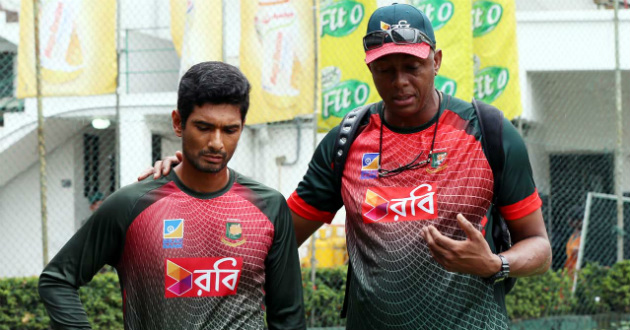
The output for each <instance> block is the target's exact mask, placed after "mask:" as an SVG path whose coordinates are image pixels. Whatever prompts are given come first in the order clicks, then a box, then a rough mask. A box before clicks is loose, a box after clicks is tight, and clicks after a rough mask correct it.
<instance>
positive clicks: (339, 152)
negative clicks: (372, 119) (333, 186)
mask: <svg viewBox="0 0 630 330" xmlns="http://www.w3.org/2000/svg"><path fill="white" fill-rule="evenodd" d="M373 105H374V103H370V104H366V105H364V106H361V107H358V108H354V109H353V110H351V111H350V112H348V113H347V114H346V115H345V116H344V117H343V119H342V120H341V123H340V124H339V133H337V139H336V140H335V148H334V149H333V150H335V159H334V162H333V164H334V165H333V171H335V179H336V180H337V182H338V183H339V184H341V178H342V177H343V168H344V166H345V165H346V158H347V157H348V151H349V150H350V146H351V145H352V142H354V139H355V138H356V137H357V135H358V134H357V132H358V131H359V127H360V126H361V123H363V121H364V120H365V118H366V117H369V113H370V108H372V106H373Z"/></svg>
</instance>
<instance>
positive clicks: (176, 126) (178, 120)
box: [171, 109, 183, 137]
mask: <svg viewBox="0 0 630 330" xmlns="http://www.w3.org/2000/svg"><path fill="white" fill-rule="evenodd" d="M171 118H172V119H173V131H174V132H175V135H177V137H182V130H183V128H182V117H181V116H180V115H179V111H178V110H177V109H175V110H173V112H172V113H171Z"/></svg>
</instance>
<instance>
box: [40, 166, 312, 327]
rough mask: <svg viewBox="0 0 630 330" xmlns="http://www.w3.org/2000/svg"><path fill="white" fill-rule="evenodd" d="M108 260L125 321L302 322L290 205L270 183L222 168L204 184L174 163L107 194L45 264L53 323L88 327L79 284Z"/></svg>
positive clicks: (44, 290)
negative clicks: (220, 183) (220, 181)
mask: <svg viewBox="0 0 630 330" xmlns="http://www.w3.org/2000/svg"><path fill="white" fill-rule="evenodd" d="M105 264H109V265H112V266H114V267H115V268H116V270H117V272H118V275H119V279H120V285H121V291H122V296H123V315H124V324H125V329H127V330H141V329H147V330H153V329H262V328H264V327H265V320H264V315H265V312H266V315H267V319H266V321H267V325H268V327H269V328H270V329H303V328H305V321H304V308H303V297H302V285H301V275H300V266H299V260H298V254H297V246H296V241H295V234H294V230H293V223H292V221H291V214H290V212H289V209H288V207H287V204H286V202H285V200H284V198H283V196H282V195H281V194H280V193H278V192H277V191H275V190H272V189H270V188H268V187H265V186H263V185H261V184H260V183H257V182H255V181H253V180H250V179H248V178H246V177H244V176H242V175H240V174H238V173H236V172H234V171H232V170H230V180H229V183H228V185H227V186H226V187H225V188H224V189H222V190H221V191H218V192H215V193H211V194H202V193H197V192H194V191H192V190H190V189H188V188H187V187H186V186H184V185H183V184H182V183H181V181H180V180H179V179H178V177H177V175H175V173H173V172H171V174H169V175H168V176H167V177H164V178H161V179H159V180H155V181H153V180H151V179H148V180H145V181H143V182H140V183H136V184H132V185H130V186H127V187H124V188H122V189H121V190H119V191H118V192H116V193H115V194H113V195H112V196H110V197H109V198H108V199H107V200H106V201H105V202H104V203H103V205H102V206H101V207H100V208H99V209H98V210H97V211H96V212H95V213H94V215H93V216H92V217H91V218H90V219H89V220H88V222H87V223H86V224H85V225H84V226H83V227H81V229H80V230H79V231H78V232H77V233H76V234H75V235H74V236H73V237H72V238H71V239H70V240H69V241H68V243H67V244H66V245H65V246H64V247H63V248H62V249H61V251H60V252H59V253H58V254H57V255H56V256H55V257H54V258H53V260H52V261H51V262H50V263H49V264H48V265H47V266H46V268H45V269H44V271H43V273H42V275H41V277H40V283H39V291H40V295H41V297H42V299H43V301H44V303H45V305H46V308H47V310H48V313H49V315H50V318H51V323H52V325H53V327H54V328H55V329H84V328H89V327H90V324H89V323H88V320H87V316H86V313H85V310H84V309H83V306H82V305H81V302H80V300H79V296H78V294H77V288H78V287H80V286H82V285H84V284H86V283H88V282H89V281H90V280H91V279H92V277H93V276H94V274H96V273H97V272H98V270H99V269H100V268H101V267H102V266H103V265H105Z"/></svg>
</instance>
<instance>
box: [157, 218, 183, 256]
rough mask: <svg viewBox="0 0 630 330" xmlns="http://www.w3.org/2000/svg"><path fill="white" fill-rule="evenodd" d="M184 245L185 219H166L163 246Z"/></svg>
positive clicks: (175, 247) (166, 247) (169, 247)
mask: <svg viewBox="0 0 630 330" xmlns="http://www.w3.org/2000/svg"><path fill="white" fill-rule="evenodd" d="M183 245H184V219H170V220H166V219H165V220H164V230H163V231H162V248H164V249H181V248H182V246H183Z"/></svg>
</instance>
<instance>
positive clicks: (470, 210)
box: [341, 110, 507, 329]
mask: <svg viewBox="0 0 630 330" xmlns="http://www.w3.org/2000/svg"><path fill="white" fill-rule="evenodd" d="M439 120H440V121H439V124H438V131H437V133H436V134H437V136H436V139H435V140H436V142H435V146H434V153H444V152H445V153H446V155H445V158H444V159H443V161H442V163H441V164H440V165H438V166H435V167H434V166H432V164H431V163H429V164H427V165H426V166H424V167H421V168H418V169H415V170H408V171H404V172H402V173H400V174H398V175H395V176H391V177H385V178H378V179H361V170H362V168H363V165H364V164H363V163H362V159H363V154H366V153H378V150H379V145H378V144H379V134H380V125H381V120H380V117H379V116H378V115H377V114H373V115H372V118H371V120H370V124H369V125H368V126H367V127H366V128H365V130H364V131H363V132H362V133H361V134H360V135H359V136H358V137H357V139H356V140H355V142H354V143H353V144H352V147H351V149H350V152H349V154H348V159H347V162H346V167H345V170H344V175H343V181H342V191H341V192H342V197H343V201H344V205H346V214H347V220H346V225H347V226H348V230H347V232H348V235H347V242H348V243H347V244H348V253H349V256H350V260H351V262H352V265H353V270H354V278H353V279H352V281H354V282H353V283H352V284H351V285H352V286H351V288H352V289H353V290H350V300H349V301H350V304H349V306H348V328H349V329H385V328H389V329H410V328H414V329H417V328H427V329H428V328H431V327H432V325H435V324H439V325H440V326H441V327H443V328H444V329H482V328H486V329H504V328H506V327H507V319H506V317H505V316H504V315H503V314H502V313H501V310H500V309H499V306H498V305H497V304H496V302H495V301H494V298H493V295H494V290H493V288H492V286H490V285H487V284H485V283H484V282H483V281H482V280H481V279H480V278H478V277H474V276H469V275H463V274H456V273H449V272H447V271H446V270H444V268H442V267H441V266H440V265H439V264H437V263H436V262H435V261H434V260H433V258H432V257H431V254H430V252H429V250H428V248H427V246H426V243H425V242H424V240H423V239H422V238H421V237H420V235H419V233H420V231H421V229H422V228H423V227H425V226H427V225H429V224H433V225H435V226H436V227H437V228H438V229H439V230H440V232H441V233H442V234H445V235H447V236H449V237H451V238H454V239H458V240H463V239H465V234H464V232H463V231H462V230H461V228H459V226H458V225H457V222H456V220H455V217H456V216H457V213H462V214H463V215H464V216H465V217H466V218H467V219H468V220H469V221H471V222H472V223H473V224H474V225H475V226H477V227H478V228H479V229H481V225H480V222H481V219H482V218H483V217H484V215H485V214H486V211H487V209H488V207H489V206H490V203H491V200H492V188H493V177H492V170H491V169H490V165H489V164H488V162H487V160H486V158H485V156H484V154H483V150H482V148H481V144H480V143H479V141H477V140H476V139H475V137H474V136H473V135H471V134H470V133H471V132H474V129H473V128H472V126H471V125H470V123H469V122H468V121H465V120H463V119H462V118H461V117H459V116H458V115H457V114H455V113H453V112H451V111H449V110H446V111H444V112H443V113H442V115H441V116H440V119H439ZM434 129H435V123H431V124H430V125H429V126H428V127H426V128H424V129H422V130H420V131H419V132H415V133H412V132H408V133H407V134H401V133H396V132H394V131H392V130H390V129H389V128H387V127H383V152H382V154H381V167H382V168H383V169H393V168H396V167H398V166H401V165H404V164H407V163H409V162H410V161H411V160H412V159H413V158H414V157H416V155H418V154H420V153H423V155H428V154H429V150H430V149H431V141H432V138H433V133H434ZM425 158H426V156H423V157H421V158H420V159H421V160H423V159H425ZM421 185H429V186H431V187H432V190H431V191H432V192H436V193H435V195H433V202H434V204H435V205H436V208H437V210H438V211H437V218H435V219H429V220H418V221H403V219H402V218H403V217H402V216H401V215H399V220H398V221H397V222H396V221H395V222H387V223H378V222H377V223H365V222H364V213H363V209H362V205H363V202H364V201H365V199H366V191H367V190H368V189H370V188H375V187H389V188H392V187H401V188H413V187H418V186H421ZM392 191H393V193H394V194H396V190H392ZM420 191H421V192H426V191H427V190H426V189H421V190H420ZM415 195H416V196H418V195H419V194H415ZM392 197H396V198H398V199H403V198H406V197H410V196H409V194H407V195H402V194H398V195H396V196H392ZM394 202H395V201H392V200H391V199H390V200H389V206H390V208H389V212H390V213H391V212H392V210H391V206H392V204H393V203H394ZM421 202H422V201H421V200H420V199H409V200H406V201H399V203H398V206H399V207H403V206H406V207H407V209H408V210H409V211H411V210H412V209H413V210H415V211H416V212H418V213H420V212H422V210H421V209H419V208H418V206H417V204H418V203H421ZM404 204H406V205H404ZM411 204H416V205H413V206H412V205H411ZM406 213H407V214H406V215H407V216H411V214H410V212H406ZM366 311H369V312H366ZM463 311H466V313H463Z"/></svg>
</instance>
